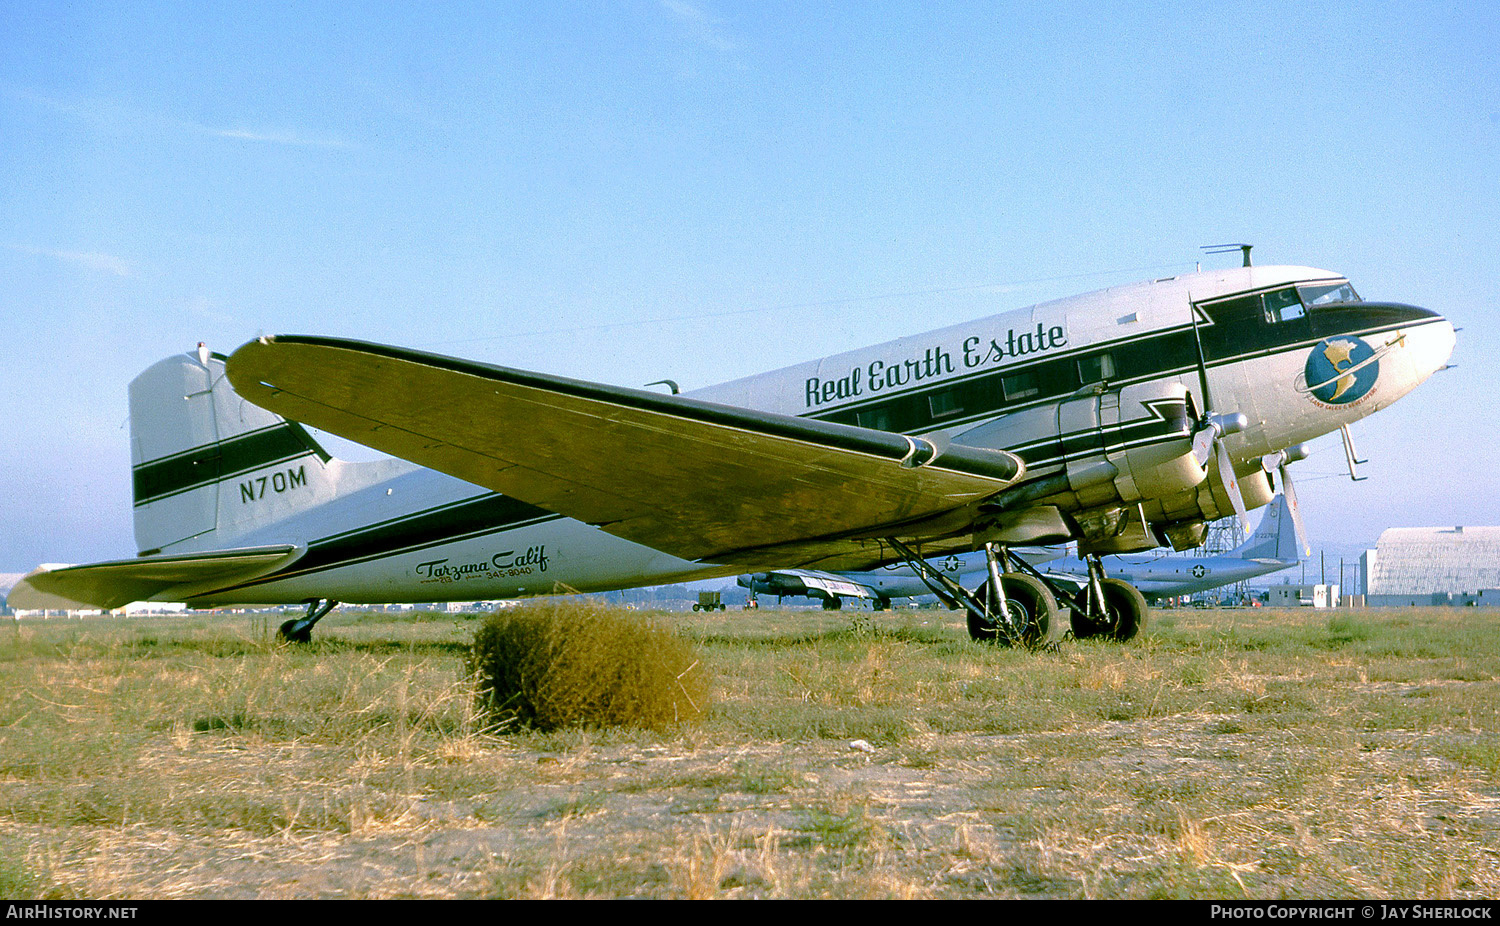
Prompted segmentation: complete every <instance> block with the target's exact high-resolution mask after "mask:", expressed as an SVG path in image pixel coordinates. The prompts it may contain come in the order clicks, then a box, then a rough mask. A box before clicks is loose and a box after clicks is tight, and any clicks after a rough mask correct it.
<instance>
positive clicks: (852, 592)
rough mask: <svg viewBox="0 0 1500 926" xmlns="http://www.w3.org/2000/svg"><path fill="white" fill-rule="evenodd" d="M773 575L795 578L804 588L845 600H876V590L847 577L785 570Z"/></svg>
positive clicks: (809, 571) (802, 570) (811, 570)
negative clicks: (817, 590)
mask: <svg viewBox="0 0 1500 926" xmlns="http://www.w3.org/2000/svg"><path fill="white" fill-rule="evenodd" d="M773 575H782V576H794V577H796V578H797V579H799V580H801V582H802V584H803V586H804V587H805V588H809V589H813V588H815V589H819V590H820V591H823V592H826V593H828V594H829V595H837V596H841V597H844V598H876V597H878V596H877V595H876V593H875V589H873V588H871V587H870V586H868V585H861V584H860V583H858V582H853V581H850V579H849V578H848V577H846V576H839V575H834V574H832V573H829V572H821V571H818V570H815V569H783V570H779V571H778V572H776V573H773Z"/></svg>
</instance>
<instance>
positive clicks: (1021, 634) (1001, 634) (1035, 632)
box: [969, 572, 1057, 646]
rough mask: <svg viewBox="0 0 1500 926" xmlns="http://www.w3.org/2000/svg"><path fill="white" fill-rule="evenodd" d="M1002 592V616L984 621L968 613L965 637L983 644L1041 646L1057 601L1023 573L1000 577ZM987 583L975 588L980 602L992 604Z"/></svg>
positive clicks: (1049, 627) (1036, 581) (978, 616)
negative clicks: (1003, 602)
mask: <svg viewBox="0 0 1500 926" xmlns="http://www.w3.org/2000/svg"><path fill="white" fill-rule="evenodd" d="M1000 582H1001V585H1000V587H1001V588H1002V589H1003V590H1004V591H1005V609H1006V617H1005V618H1004V619H1003V623H1002V619H996V618H999V615H995V617H994V618H988V619H987V618H985V617H984V616H982V615H979V614H976V613H974V612H973V611H972V610H971V611H970V612H969V636H971V637H973V638H974V639H975V640H979V641H981V642H987V643H1006V644H1012V645H1015V644H1020V645H1022V646H1036V645H1037V644H1039V643H1045V642H1046V641H1047V637H1048V635H1049V634H1050V633H1051V631H1052V621H1053V619H1054V618H1055V617H1056V616H1057V599H1056V598H1054V597H1053V595H1052V590H1051V589H1049V588H1048V587H1047V586H1046V585H1045V584H1044V583H1043V582H1042V581H1041V580H1040V579H1037V578H1035V577H1034V576H1029V575H1027V574H1025V573H1023V572H1008V573H1006V574H1005V575H1003V576H1001V578H1000ZM989 586H990V583H989V582H988V581H986V582H985V583H984V584H983V585H981V586H979V591H978V592H977V593H976V594H977V596H978V597H979V599H980V600H981V601H993V599H992V598H991V597H990V588H989Z"/></svg>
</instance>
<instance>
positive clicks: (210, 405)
mask: <svg viewBox="0 0 1500 926" xmlns="http://www.w3.org/2000/svg"><path fill="white" fill-rule="evenodd" d="M224 361H225V358H224V356H223V355H221V354H211V353H209V352H208V350H207V349H206V348H204V347H202V346H200V347H199V349H198V351H197V352H196V353H190V354H178V355H176V356H173V357H168V358H167V359H166V360H163V361H161V362H160V363H157V364H155V365H154V366H152V367H151V368H149V369H148V370H146V371H145V372H144V373H142V374H141V375H140V376H138V377H136V378H135V380H134V381H133V382H131V384H130V452H131V463H132V467H131V476H132V483H133V489H134V496H135V539H136V544H137V548H138V549H139V550H140V552H141V555H143V556H146V555H153V554H157V553H187V552H194V551H202V550H215V549H224V548H227V547H231V546H235V545H236V543H237V542H238V541H239V538H242V537H244V536H245V535H247V534H250V533H252V532H254V531H256V530H258V529H259V528H262V527H265V526H266V525H269V524H272V523H275V522H277V521H280V520H282V519H284V518H287V517H289V516H291V515H293V514H295V513H297V512H299V511H302V510H305V509H307V508H310V507H313V506H314V505H317V504H321V503H322V502H324V501H327V500H328V499H330V498H332V497H333V495H334V494H335V489H336V485H337V482H338V479H337V476H338V472H337V470H338V468H339V467H340V466H341V465H342V464H341V463H340V461H338V460H334V459H333V458H332V457H330V456H329V455H328V453H327V452H326V451H324V450H323V448H322V447H320V446H318V443H317V442H316V441H315V440H313V438H312V436H311V435H310V434H308V433H307V431H306V429H304V428H303V427H302V426H301V425H299V424H297V423H295V422H291V421H288V420H286V419H285V418H282V417H280V416H278V415H274V414H272V413H271V412H268V411H266V410H264V409H262V408H260V407H259V406H256V405H252V404H251V403H249V402H246V401H245V400H244V399H242V398H240V396H239V395H238V394H236V393H235V391H234V390H233V389H232V388H231V387H230V385H229V380H228V379H226V378H225V376H224Z"/></svg>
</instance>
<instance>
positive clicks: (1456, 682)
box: [0, 609, 1500, 899]
mask: <svg viewBox="0 0 1500 926" xmlns="http://www.w3.org/2000/svg"><path fill="white" fill-rule="evenodd" d="M866 616H868V615H866ZM661 619H662V620H663V621H669V622H671V624H672V626H674V627H676V628H677V629H678V630H679V631H680V632H681V633H682V634H683V635H685V636H687V637H689V638H690V639H691V640H692V641H693V642H694V643H695V645H696V646H697V647H698V648H699V651H700V653H701V656H702V659H703V660H704V663H705V665H706V666H707V667H708V669H709V671H710V673H711V683H710V688H711V697H712V704H711V706H710V708H709V712H708V714H707V717H706V719H705V720H703V721H702V722H701V723H700V724H698V725H696V726H693V727H689V728H675V729H672V730H669V731H667V732H665V733H649V732H639V731H625V730H572V731H562V732H554V733H547V734H542V733H536V732H525V731H511V732H505V731H501V732H494V731H486V730H485V729H484V725H483V722H482V721H481V718H480V717H478V716H477V715H476V713H475V707H474V699H473V697H472V684H471V681H470V680H469V679H468V678H466V677H465V669H464V666H465V655H466V650H467V645H468V642H469V640H470V639H471V638H472V636H473V633H474V630H475V629H476V628H477V626H478V624H479V622H478V621H474V620H468V621H466V620H463V619H462V618H459V617H456V616H455V617H450V616H447V615H425V616H418V617H416V618H411V617H405V618H398V617H394V616H389V615H375V614H369V615H364V614H358V613H346V612H339V613H336V614H335V615H333V616H332V617H330V618H329V619H327V620H325V621H324V622H323V623H322V624H321V625H319V628H318V636H317V639H316V641H315V642H314V643H313V644H312V645H311V646H303V647H287V646H280V645H277V644H276V643H275V642H274V640H273V637H272V628H273V627H274V624H273V623H270V622H268V621H266V620H264V619H259V618H253V617H245V616H226V617H210V616H189V617H181V618H153V619H130V620H123V619H114V620H84V621H65V620H56V619H54V620H51V621H40V620H38V621H22V622H20V623H12V622H10V621H5V622H0V691H3V693H4V694H3V697H0V896H3V897H11V898H17V897H59V898H70V897H80V898H93V899H108V898H179V897H180V898H262V897H264V898H283V897H294V898H310V897H321V898H339V897H365V898H370V897H501V898H505V897H527V898H541V897H626V896H632V897H691V898H702V897H731V898H732V897H921V898H925V897H937V898H950V897H951V898H970V897H1028V898H1054V897H1055V898H1072V897H1096V898H1098V897H1103V898H1120V897H1123V898H1143V897H1193V898H1210V897H1212V898H1240V897H1250V898H1279V897H1292V898H1296V897H1315V898H1326V897H1423V898H1428V897H1432V898H1436V897H1456V898H1465V897H1485V898H1493V897H1497V896H1500V852H1497V848H1496V847H1497V846H1500V681H1497V680H1500V614H1495V613H1493V612H1490V611H1485V610H1476V609H1463V610H1460V609H1452V610H1447V609H1443V610H1439V609H1431V610H1416V611H1413V610H1400V611H1397V610H1389V611H1365V612H1347V613H1342V614H1337V615H1332V616H1330V615H1329V614H1327V613H1313V612H1311V611H1301V612H1277V611H1266V610H1250V611H1244V610H1241V611H1186V610H1185V611H1157V612H1154V613H1153V623H1152V624H1151V625H1150V626H1149V627H1148V629H1147V630H1146V632H1145V633H1144V634H1143V635H1142V636H1141V637H1140V638H1139V639H1137V640H1136V641H1135V642H1133V643H1131V644H1128V645H1123V646H1122V645H1115V644H1104V643H1094V642H1087V643H1086V642H1078V641H1071V640H1069V641H1065V642H1063V643H1062V644H1061V645H1060V646H1059V647H1057V648H1056V649H1055V650H1054V651H1043V652H1017V651H1011V650H1006V649H1000V648H995V647H991V646H982V645H976V644H973V643H970V642H969V641H968V639H967V636H966V635H965V633H964V630H963V629H962V626H961V625H960V623H959V621H958V620H957V619H956V618H955V616H954V615H950V614H948V613H946V612H934V611H902V612H896V613H895V614H894V615H891V614H887V615H882V616H877V619H876V621H875V622H874V623H873V624H872V625H870V626H865V627H856V626H854V625H851V623H850V615H849V614H847V613H845V614H825V613H823V612H816V611H814V612H809V611H771V610H767V611H761V612H733V611H731V612H725V613H722V614H712V615H708V614H682V615H661Z"/></svg>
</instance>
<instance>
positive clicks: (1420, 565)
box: [1360, 527, 1500, 607]
mask: <svg viewBox="0 0 1500 926" xmlns="http://www.w3.org/2000/svg"><path fill="white" fill-rule="evenodd" d="M1360 567H1361V568H1360V573H1361V575H1362V576H1363V581H1362V586H1363V587H1362V588H1361V591H1362V592H1363V593H1364V595H1365V601H1366V603H1367V604H1369V605H1371V606H1372V607H1378V606H1382V605H1384V606H1406V607H1410V606H1415V605H1500V591H1496V590H1497V589H1500V527H1393V528H1391V529H1389V530H1387V531H1385V532H1384V533H1382V534H1381V535H1380V539H1379V540H1378V541H1376V544H1375V549H1373V550H1366V551H1365V552H1364V555H1362V556H1361V557H1360Z"/></svg>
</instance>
